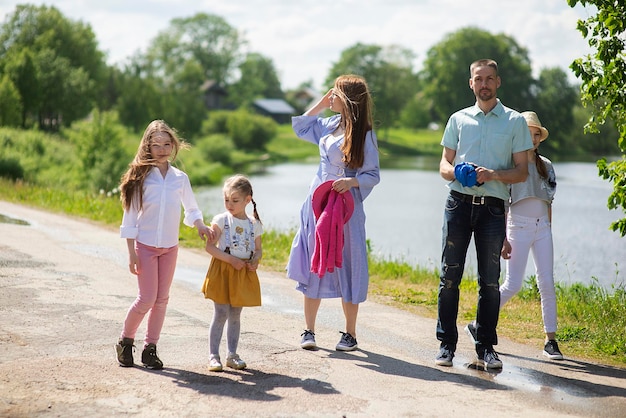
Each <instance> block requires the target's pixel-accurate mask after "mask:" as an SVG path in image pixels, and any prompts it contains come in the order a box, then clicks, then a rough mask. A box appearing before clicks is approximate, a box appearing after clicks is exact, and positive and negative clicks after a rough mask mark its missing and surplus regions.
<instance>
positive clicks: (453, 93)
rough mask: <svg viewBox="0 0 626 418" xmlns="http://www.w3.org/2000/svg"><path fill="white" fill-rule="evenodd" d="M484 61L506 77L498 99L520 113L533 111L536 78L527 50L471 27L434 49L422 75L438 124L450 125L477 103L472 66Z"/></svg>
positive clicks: (427, 56) (455, 33) (425, 92)
mask: <svg viewBox="0 0 626 418" xmlns="http://www.w3.org/2000/svg"><path fill="white" fill-rule="evenodd" d="M482 58H491V59H494V60H495V61H496V62H497V63H498V67H499V72H500V76H501V77H502V85H501V87H500V89H499V90H498V97H499V98H500V99H502V102H503V103H505V104H506V105H507V106H508V107H511V108H514V109H516V110H519V111H524V110H527V109H530V108H531V105H532V104H533V103H532V95H531V91H532V90H531V89H532V86H533V78H532V71H531V65H530V59H529V58H528V51H527V50H526V48H522V47H521V46H519V45H518V44H517V42H516V41H515V40H514V39H513V38H511V37H510V36H508V35H504V34H499V35H492V34H491V33H489V32H487V31H484V30H482V29H478V28H473V27H468V28H463V29H459V30H458V31H456V32H453V33H451V34H449V35H447V36H445V37H444V39H443V40H442V41H441V42H439V43H437V44H435V45H434V46H433V47H432V48H430V49H429V50H428V52H427V54H426V59H425V60H424V68H423V70H422V71H421V72H420V80H421V81H422V83H423V85H424V95H425V97H426V99H428V100H431V101H432V103H433V107H434V108H433V111H434V116H435V117H436V118H437V120H436V121H437V122H444V121H446V120H447V119H448V117H449V116H450V115H451V114H452V113H454V112H456V111H457V110H459V109H462V108H464V107H466V106H468V105H470V104H472V103H473V102H474V101H475V98H474V96H473V94H472V91H471V90H470V88H469V78H470V74H469V66H470V64H471V63H472V62H474V61H476V60H478V59H482Z"/></svg>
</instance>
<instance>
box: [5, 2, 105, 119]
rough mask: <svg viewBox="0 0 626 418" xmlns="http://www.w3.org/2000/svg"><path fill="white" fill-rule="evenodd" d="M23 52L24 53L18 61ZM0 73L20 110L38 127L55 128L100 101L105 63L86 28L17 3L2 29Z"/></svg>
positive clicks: (43, 8) (49, 11)
mask: <svg viewBox="0 0 626 418" xmlns="http://www.w3.org/2000/svg"><path fill="white" fill-rule="evenodd" d="M22 52H23V53H24V54H28V55H26V56H25V57H24V59H23V60H22V61H21V63H20V59H19V58H18V57H19V55H20V53H22ZM16 60H17V61H16ZM29 65H34V71H33V69H32V68H29ZM0 69H1V70H2V71H3V72H5V73H8V71H11V73H9V76H10V77H11V79H12V80H13V82H14V84H16V87H17V88H18V89H19V90H20V96H21V97H22V100H23V102H22V104H23V107H24V108H25V109H24V110H26V111H32V112H34V113H36V116H37V119H38V120H39V123H40V126H41V127H42V128H44V129H48V128H52V129H57V128H58V127H59V126H60V125H61V124H66V125H69V124H71V122H72V121H74V120H76V119H77V118H81V117H84V116H86V115H87V114H88V113H89V111H90V110H91V109H92V107H93V106H94V105H96V104H97V103H98V99H99V97H100V94H99V93H100V89H101V88H102V79H103V75H104V74H105V69H106V64H105V63H104V54H103V53H102V52H100V51H99V50H98V49H97V42H96V39H95V35H94V33H93V31H92V30H91V27H90V26H89V25H85V24H83V23H82V22H72V21H70V20H68V19H66V18H65V17H64V16H63V15H62V14H61V13H60V12H59V10H58V9H56V8H55V7H48V6H40V7H36V6H33V5H18V6H17V7H16V9H15V12H14V13H13V14H10V15H9V16H8V18H7V20H6V21H5V23H4V24H3V25H2V26H0ZM28 80H30V81H31V82H32V83H34V84H30V82H28ZM33 85H34V86H37V87H38V90H37V93H36V95H34V94H33ZM36 96H38V97H36ZM35 105H37V108H36V109H35V110H33V109H31V107H33V106H35Z"/></svg>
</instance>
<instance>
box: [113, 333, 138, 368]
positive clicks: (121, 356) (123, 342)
mask: <svg viewBox="0 0 626 418" xmlns="http://www.w3.org/2000/svg"><path fill="white" fill-rule="evenodd" d="M134 343H135V340H133V339H132V338H120V340H119V341H118V342H117V344H115V352H116V353H117V361H118V363H120V366H122V367H133V366H134V365H135V361H134V360H133V349H134V348H135V345H134Z"/></svg>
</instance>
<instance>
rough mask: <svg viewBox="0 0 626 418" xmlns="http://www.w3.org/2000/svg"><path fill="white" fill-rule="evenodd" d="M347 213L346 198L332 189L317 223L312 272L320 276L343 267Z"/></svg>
mask: <svg viewBox="0 0 626 418" xmlns="http://www.w3.org/2000/svg"><path fill="white" fill-rule="evenodd" d="M348 193H349V192H348ZM345 215H346V208H345V204H344V199H342V198H341V197H340V196H339V193H337V192H336V191H334V190H332V191H330V193H329V196H328V202H327V203H326V206H325V207H324V210H323V211H322V213H321V214H320V216H319V218H318V219H317V223H316V224H315V252H314V253H313V258H312V260H311V272H313V273H316V274H317V275H318V276H319V277H320V278H321V277H322V276H324V274H326V272H327V271H328V272H333V271H335V267H339V268H341V265H342V262H343V256H342V253H343V225H344V223H345V222H346V220H345V219H344V218H345Z"/></svg>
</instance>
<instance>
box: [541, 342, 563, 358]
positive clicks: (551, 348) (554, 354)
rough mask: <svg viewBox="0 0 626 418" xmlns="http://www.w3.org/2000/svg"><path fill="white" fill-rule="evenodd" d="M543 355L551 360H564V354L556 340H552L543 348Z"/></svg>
mask: <svg viewBox="0 0 626 418" xmlns="http://www.w3.org/2000/svg"><path fill="white" fill-rule="evenodd" d="M543 355H544V356H546V357H548V358H549V359H551V360H563V354H561V350H559V345H558V344H557V342H556V341H555V340H550V341H548V342H547V343H546V345H545V346H544V347H543Z"/></svg>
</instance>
